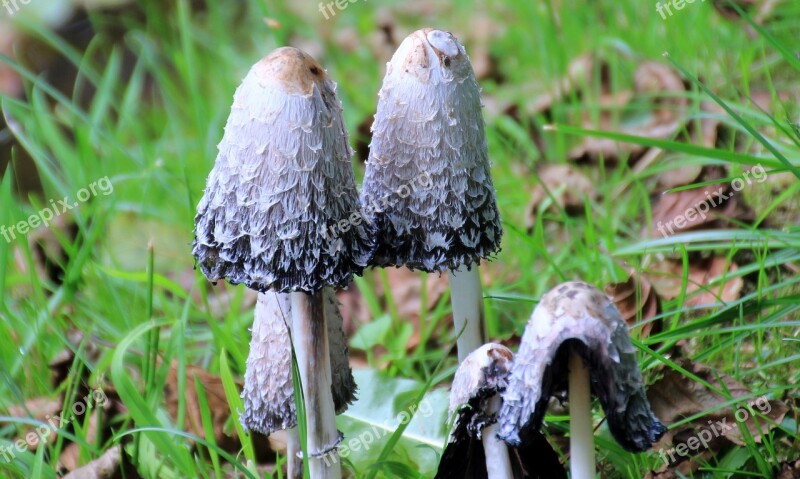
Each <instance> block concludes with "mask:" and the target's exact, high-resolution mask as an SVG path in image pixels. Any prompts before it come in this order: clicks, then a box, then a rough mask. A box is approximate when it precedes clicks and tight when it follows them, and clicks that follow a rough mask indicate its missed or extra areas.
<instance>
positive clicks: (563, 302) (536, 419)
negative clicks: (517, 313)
mask: <svg viewBox="0 0 800 479" xmlns="http://www.w3.org/2000/svg"><path fill="white" fill-rule="evenodd" d="M567 388H568V390H569V406H570V451H571V454H570V469H571V473H572V474H571V478H572V479H594V477H595V475H596V465H595V462H594V435H593V420H592V412H591V394H592V393H593V394H595V395H596V396H597V397H598V398H599V399H600V403H601V405H602V406H603V409H604V411H605V413H606V418H607V420H608V427H609V429H610V430H611V434H612V435H613V437H614V439H615V440H616V441H617V442H618V443H619V444H620V445H621V446H622V447H623V448H624V449H626V450H628V451H631V452H642V451H645V450H647V449H649V448H650V447H652V445H653V443H655V442H656V441H657V440H658V439H659V438H660V437H661V436H662V435H663V434H664V432H665V431H666V428H665V427H664V425H663V424H661V422H660V421H659V420H658V419H657V418H656V417H655V415H654V414H653V412H652V411H651V410H650V404H649V402H648V401H647V396H646V395H645V391H644V383H643V381H642V375H641V373H640V371H639V365H638V362H637V360H636V349H635V348H634V347H633V345H632V344H631V339H630V335H629V333H628V326H627V324H625V322H624V321H623V320H622V317H621V316H620V314H619V311H618V310H617V308H616V306H614V303H613V302H612V301H611V300H610V299H609V298H608V296H606V295H605V294H603V293H602V292H601V291H599V290H598V289H597V288H595V287H593V286H591V285H589V284H586V283H581V282H570V283H564V284H562V285H559V286H557V287H556V288H554V289H553V290H551V291H550V292H548V293H547V294H546V295H544V297H543V298H542V300H541V302H540V303H539V304H538V305H537V306H536V308H535V309H534V311H533V315H532V316H531V319H530V321H528V325H527V326H526V328H525V333H524V334H523V336H522V343H521V345H520V348H519V351H518V352H517V355H516V359H515V361H514V367H513V368H512V370H511V375H510V378H509V385H508V388H507V389H506V390H505V392H504V393H503V407H502V409H501V411H500V419H499V423H500V432H499V436H500V437H501V438H503V439H504V440H505V441H506V442H507V443H509V444H512V445H515V444H519V443H520V442H521V441H523V438H524V437H525V436H526V435H527V434H530V432H531V431H535V430H537V429H538V428H539V427H540V426H541V424H542V419H543V418H544V414H545V411H546V408H547V403H548V401H549V400H550V397H552V396H553V395H554V394H562V393H564V392H565V391H566V390H567Z"/></svg>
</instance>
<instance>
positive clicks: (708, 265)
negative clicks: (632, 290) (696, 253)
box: [644, 256, 744, 306]
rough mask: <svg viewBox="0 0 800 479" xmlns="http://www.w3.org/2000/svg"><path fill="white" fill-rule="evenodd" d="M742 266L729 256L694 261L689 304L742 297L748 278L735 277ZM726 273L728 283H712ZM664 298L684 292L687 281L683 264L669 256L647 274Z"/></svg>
mask: <svg viewBox="0 0 800 479" xmlns="http://www.w3.org/2000/svg"><path fill="white" fill-rule="evenodd" d="M737 269H738V266H737V265H736V263H729V262H728V260H727V259H726V258H723V257H719V256H715V257H711V258H705V259H701V260H698V261H693V262H690V264H689V278H688V283H687V285H686V296H687V298H686V302H685V303H684V304H685V305H686V306H703V305H710V304H714V303H719V302H723V303H729V302H731V301H736V300H737V299H739V295H740V294H741V292H742V287H743V286H744V281H743V280H742V278H741V277H739V276H737V277H734V276H733V273H735V272H736V270H737ZM723 274H724V275H726V277H727V279H726V281H725V283H724V284H722V285H720V284H719V282H717V284H715V285H713V286H711V285H709V283H710V281H711V280H712V279H716V278H720V277H722V276H723ZM644 276H645V277H646V278H647V280H649V281H650V283H651V284H652V285H653V287H654V288H655V290H656V292H657V293H658V295H659V296H660V297H662V298H664V299H675V298H677V297H678V296H680V294H681V288H682V282H683V263H682V262H680V261H677V260H671V259H666V260H663V261H660V262H658V263H655V264H653V265H652V266H651V267H650V268H649V269H648V271H647V272H646V273H645V274H644Z"/></svg>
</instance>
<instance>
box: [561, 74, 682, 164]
mask: <svg viewBox="0 0 800 479" xmlns="http://www.w3.org/2000/svg"><path fill="white" fill-rule="evenodd" d="M633 81H634V85H635V90H636V93H635V96H634V97H628V102H629V103H636V102H635V101H633V100H635V99H637V98H640V99H641V100H643V101H648V102H650V103H651V104H652V110H651V111H650V112H649V114H648V115H647V116H645V117H642V114H641V111H640V110H641V107H640V106H639V107H637V108H632V109H631V110H632V111H631V112H629V114H627V115H625V114H623V115H616V116H614V117H613V118H615V120H616V119H617V117H620V118H618V123H619V124H618V125H616V124H612V125H609V121H608V119H609V116H607V115H601V117H600V123H599V124H598V123H596V122H595V123H588V124H587V123H586V122H584V127H585V128H589V129H602V130H614V131H619V132H621V133H625V134H628V135H634V136H643V137H648V138H657V139H670V138H672V137H673V136H674V135H675V134H676V133H677V132H678V130H679V129H680V128H681V126H682V125H683V123H684V120H685V113H686V112H685V110H686V105H687V100H686V99H685V98H682V97H681V96H680V95H679V93H681V92H683V91H685V86H684V83H683V80H681V78H680V76H678V74H677V72H676V71H675V70H673V69H672V68H671V67H669V66H667V65H664V64H662V63H657V62H651V61H646V62H643V63H641V64H640V65H639V66H638V67H637V68H636V71H635V72H634V76H633ZM601 86H602V88H603V92H605V94H606V95H609V94H610V93H609V92H611V85H610V80H607V81H606V82H605V83H603V84H602V85H601ZM601 98H603V96H602V95H601ZM622 98H626V97H625V96H623V97H622ZM622 106H624V105H618V104H614V107H615V108H617V109H620V108H621V107H622ZM623 113H626V112H624V111H623ZM614 123H617V121H615V122H614ZM645 150H646V147H644V146H642V145H636V144H631V143H620V142H617V141H615V140H611V139H606V138H585V139H584V140H583V142H582V143H581V144H580V145H578V146H576V147H575V148H573V149H572V150H571V151H570V152H569V154H568V158H569V159H571V160H590V161H595V160H597V159H599V158H604V159H605V160H614V159H618V158H620V157H623V156H626V157H631V156H635V155H639V154H641V153H642V152H644V151H645Z"/></svg>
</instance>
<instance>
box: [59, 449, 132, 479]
mask: <svg viewBox="0 0 800 479" xmlns="http://www.w3.org/2000/svg"><path fill="white" fill-rule="evenodd" d="M120 448H121V446H114V447H112V448H111V449H109V450H108V451H106V452H105V453H103V455H102V456H100V457H99V458H97V459H95V460H94V461H92V462H90V463H89V464H87V465H85V466H83V467H81V468H79V469H75V470H74V471H72V472H70V473H69V474H67V475H65V476H64V477H63V479H110V478H112V477H114V476H115V473H116V472H117V470H118V469H119V467H120V459H121V455H122V452H121V450H120Z"/></svg>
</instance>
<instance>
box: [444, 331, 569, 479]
mask: <svg viewBox="0 0 800 479" xmlns="http://www.w3.org/2000/svg"><path fill="white" fill-rule="evenodd" d="M512 361H513V354H512V353H511V351H510V350H509V349H508V348H506V347H505V346H503V345H501V344H493V343H489V344H485V345H483V346H481V347H479V348H478V349H476V350H475V351H473V352H472V353H471V354H469V355H468V356H467V358H466V359H465V360H464V361H463V362H462V363H461V365H460V366H459V367H458V370H457V371H456V374H455V377H454V378H453V386H452V388H451V390H450V416H451V417H452V416H453V414H456V413H457V416H456V420H455V423H454V424H453V431H452V432H451V434H450V441H449V442H448V444H447V447H446V448H445V450H444V453H443V454H442V459H441V462H440V463H439V469H438V471H437V472H436V478H435V479H464V478H475V479H477V478H487V479H566V477H567V476H566V472H565V471H564V468H563V467H562V466H561V463H560V462H559V459H558V455H557V454H556V452H555V451H554V450H553V449H552V448H551V447H550V444H549V443H548V442H547V439H546V438H545V437H544V436H542V435H541V434H540V433H539V431H534V432H533V433H532V434H531V435H529V436H528V437H527V438H526V440H525V441H523V442H522V443H521V444H520V445H519V446H509V445H507V444H506V443H505V442H503V441H502V440H501V439H500V438H499V437H497V431H498V428H499V424H498V422H497V418H498V413H499V412H500V409H501V406H502V397H501V393H502V392H503V391H504V390H505V388H506V387H507V385H508V376H509V373H510V370H511V364H512Z"/></svg>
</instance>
